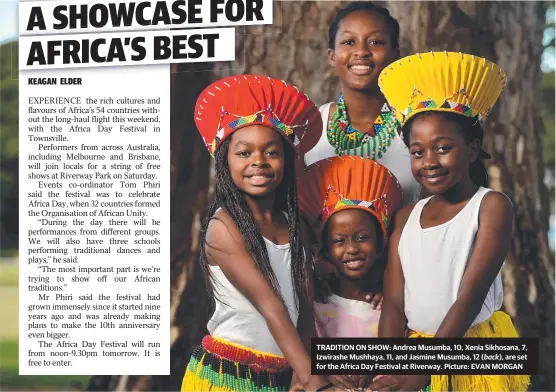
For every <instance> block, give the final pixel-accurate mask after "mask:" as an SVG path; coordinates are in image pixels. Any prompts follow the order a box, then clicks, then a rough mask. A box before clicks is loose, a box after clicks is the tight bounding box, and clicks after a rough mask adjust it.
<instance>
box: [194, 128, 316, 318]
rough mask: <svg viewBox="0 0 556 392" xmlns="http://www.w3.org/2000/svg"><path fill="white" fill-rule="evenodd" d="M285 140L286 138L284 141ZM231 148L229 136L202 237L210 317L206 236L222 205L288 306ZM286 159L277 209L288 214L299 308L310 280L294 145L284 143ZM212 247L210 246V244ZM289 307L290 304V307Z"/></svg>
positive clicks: (210, 277)
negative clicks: (234, 169) (232, 163)
mask: <svg viewBox="0 0 556 392" xmlns="http://www.w3.org/2000/svg"><path fill="white" fill-rule="evenodd" d="M282 142H283V143H284V141H282ZM229 148H230V138H226V139H225V140H224V141H223V142H222V144H221V145H220V147H219V148H218V149H217V151H216V154H215V169H216V186H215V197H214V200H213V201H212V203H211V204H210V206H209V209H208V214H207V218H206V219H205V222H204V223H203V227H202V230H201V238H200V250H201V255H200V261H199V262H200V267H201V271H202V273H203V277H204V279H205V283H206V288H207V292H208V296H209V300H210V302H209V303H210V304H211V305H210V306H209V309H207V310H208V312H209V316H210V315H211V314H212V312H214V305H215V299H216V298H215V295H214V277H213V275H212V274H211V271H210V268H209V266H208V261H207V255H206V249H205V247H206V246H207V243H206V235H207V228H208V225H209V223H210V221H211V220H212V219H217V218H215V217H214V214H215V213H216V210H217V209H218V208H219V207H221V208H222V209H223V210H224V211H225V212H226V213H227V214H228V215H229V216H230V217H231V218H232V220H233V221H234V222H235V224H236V226H237V228H238V230H239V232H240V233H241V235H242V237H243V240H244V241H245V247H246V249H247V250H248V251H249V253H250V254H251V255H252V257H253V260H254V262H255V265H256V267H257V268H258V269H259V271H260V272H261V273H262V274H263V276H264V277H265V278H266V280H267V282H268V283H269V284H270V286H271V287H272V289H273V291H274V292H275V293H276V294H277V295H278V297H279V298H280V299H281V301H282V303H283V304H284V306H286V303H285V300H284V298H283V297H282V295H281V293H280V287H279V284H278V280H277V279H276V275H275V274H274V271H273V270H272V266H271V264H270V259H269V257H268V252H267V249H266V245H265V242H264V239H263V237H262V235H261V234H260V233H259V231H258V229H257V226H256V224H255V221H254V219H253V215H252V213H251V210H250V209H249V206H248V204H247V201H246V200H245V197H244V195H243V193H242V192H241V191H240V190H239V189H238V188H237V186H236V185H235V183H234V181H233V180H232V175H231V173H230V168H229V166H228V150H229ZM284 159H285V169H284V177H283V179H282V181H281V183H280V185H279V186H278V187H277V188H276V190H275V202H274V203H275V204H274V208H275V210H278V211H286V212H287V214H288V226H289V229H288V231H289V244H290V251H291V266H292V267H291V276H292V281H293V283H294V288H295V290H296V292H297V296H296V298H295V299H296V307H297V308H299V296H300V295H301V296H302V298H305V299H306V297H307V294H306V282H307V273H306V270H305V266H304V263H305V259H304V256H303V249H302V246H301V243H300V241H299V238H300V229H299V210H298V204H297V189H296V176H295V164H294V162H295V161H294V159H295V152H294V150H293V148H292V147H291V146H290V145H288V144H287V143H284ZM208 246H210V245H208ZM286 308H287V306H286Z"/></svg>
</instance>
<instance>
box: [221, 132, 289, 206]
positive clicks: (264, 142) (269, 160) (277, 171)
mask: <svg viewBox="0 0 556 392" xmlns="http://www.w3.org/2000/svg"><path fill="white" fill-rule="evenodd" d="M230 137H231V139H230V148H229V150H228V166H229V167H230V174H231V175H232V180H233V181H234V184H235V185H236V186H237V187H238V189H239V190H240V191H242V192H243V193H245V194H247V195H249V196H253V197H260V196H266V195H268V194H270V193H272V192H273V191H274V190H275V189H276V188H277V187H278V185H280V182H281V181H282V178H283V177H284V167H285V161H284V143H283V140H282V137H281V136H280V135H279V134H278V132H276V131H275V130H273V129H271V128H268V127H265V126H263V125H250V126H247V127H245V128H241V129H239V130H237V131H235V132H234V133H233V134H232V135H231V136H230Z"/></svg>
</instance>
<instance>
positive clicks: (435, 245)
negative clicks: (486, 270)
mask: <svg viewBox="0 0 556 392" xmlns="http://www.w3.org/2000/svg"><path fill="white" fill-rule="evenodd" d="M489 191H490V189H488V188H483V187H480V188H479V189H478V190H477V192H476V193H475V195H474V196H473V197H472V198H471V200H469V202H468V203H467V205H466V206H465V207H463V209H462V210H461V211H460V212H459V213H458V214H457V215H456V216H455V217H454V218H452V219H451V220H449V221H448V222H446V223H443V224H441V225H438V226H434V227H430V228H427V229H422V228H421V212H422V211H423V207H424V206H425V205H426V204H427V203H428V202H429V200H430V199H431V198H432V196H431V197H428V198H426V199H423V200H420V201H419V202H418V203H417V204H416V205H415V207H414V208H413V211H412V212H411V214H410V216H409V219H408V220H407V223H406V225H405V227H404V229H403V231H402V235H401V238H400V243H399V246H398V252H399V255H400V260H401V264H402V269H403V275H404V278H405V290H404V296H405V301H404V302H405V316H406V317H407V326H408V328H409V329H411V330H414V331H417V332H422V333H426V334H435V333H436V331H437V330H438V328H439V327H440V324H441V323H442V321H443V320H444V317H445V316H446V314H447V313H448V311H449V310H450V307H451V306H452V305H453V304H454V302H455V301H456V299H457V297H458V290H459V287H460V283H461V280H462V278H463V273H464V271H465V268H466V266H467V262H468V260H469V257H470V256H471V252H472V251H473V246H474V243H475V235H476V234H477V230H478V228H479V211H480V208H481V201H482V200H483V197H484V196H485V195H486V194H487V193H488V192H489ZM502 302H503V289H502V278H501V275H500V272H498V275H497V276H496V279H495V280H494V282H493V283H492V285H491V287H490V289H489V291H488V293H487V296H486V298H485V301H484V303H483V307H482V308H481V311H480V312H479V314H478V315H477V317H476V319H475V320H474V321H473V323H472V325H471V326H474V325H476V324H479V323H482V322H484V321H486V320H488V319H489V318H490V317H491V316H492V314H493V313H494V312H495V311H497V310H499V309H500V308H501V307H502Z"/></svg>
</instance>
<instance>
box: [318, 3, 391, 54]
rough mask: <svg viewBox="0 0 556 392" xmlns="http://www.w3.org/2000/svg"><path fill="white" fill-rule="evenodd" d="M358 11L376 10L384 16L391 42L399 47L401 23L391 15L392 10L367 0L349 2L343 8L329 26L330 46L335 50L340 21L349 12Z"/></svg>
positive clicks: (376, 12) (375, 11)
mask: <svg viewBox="0 0 556 392" xmlns="http://www.w3.org/2000/svg"><path fill="white" fill-rule="evenodd" d="M356 11H367V12H374V13H375V14H378V15H380V16H381V17H382V18H384V22H385V23H386V27H387V29H388V32H389V33H390V42H391V44H392V49H399V44H398V40H399V37H400V24H399V23H398V21H397V20H396V19H395V18H394V17H392V16H391V15H390V11H388V9H386V8H384V7H380V6H378V5H375V4H373V3H370V2H367V1H361V2H359V1H356V2H352V3H349V4H348V5H347V6H345V7H344V8H342V9H341V10H340V11H338V13H337V14H336V16H335V17H334V19H333V20H332V23H331V24H330V27H329V28H328V48H329V49H332V50H334V44H335V42H336V34H337V33H338V29H339V27H340V22H341V21H342V20H343V19H344V18H345V17H346V16H348V15H349V14H351V13H352V12H356Z"/></svg>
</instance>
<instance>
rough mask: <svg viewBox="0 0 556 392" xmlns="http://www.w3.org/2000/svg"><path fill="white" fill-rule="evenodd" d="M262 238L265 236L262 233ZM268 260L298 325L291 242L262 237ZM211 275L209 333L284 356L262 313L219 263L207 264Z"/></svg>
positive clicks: (291, 314)
mask: <svg viewBox="0 0 556 392" xmlns="http://www.w3.org/2000/svg"><path fill="white" fill-rule="evenodd" d="M263 238H264V237H263ZM264 242H265V245H266V250H267V252H268V257H269V259H270V264H271V265H272V270H273V271H274V275H275V276H276V279H277V281H278V284H279V287H280V293H281V294H282V298H284V301H285V302H286V305H287V307H288V312H289V315H290V319H291V320H292V323H293V325H294V326H296V325H297V317H298V309H297V307H296V304H295V298H296V292H295V287H294V284H293V282H292V277H291V252H290V245H289V244H284V245H277V244H275V243H273V242H271V241H269V240H268V239H266V238H264ZM209 268H210V271H211V273H212V274H213V276H214V280H215V283H214V296H215V299H216V301H215V302H216V307H215V310H214V313H213V315H212V317H211V319H210V320H209V322H208V324H207V329H208V331H209V333H210V334H211V336H213V337H218V338H221V339H225V340H227V341H229V342H232V343H236V344H240V345H242V346H245V347H248V348H251V349H253V350H258V351H263V352H266V353H270V354H275V355H280V356H283V354H282V351H281V350H280V348H279V347H278V344H277V343H276V341H275V340H274V338H273V337H272V334H271V333H270V331H269V329H268V327H267V325H266V321H265V319H264V317H263V316H262V315H261V314H260V313H259V312H258V311H257V309H256V308H255V306H253V304H252V303H251V302H250V301H249V300H248V299H247V298H246V297H245V296H244V295H243V294H241V293H240V292H239V290H238V289H236V288H235V287H234V286H233V285H232V284H231V283H230V281H229V280H228V278H226V276H225V275H224V273H223V272H222V270H221V269H220V267H219V266H214V265H210V264H209ZM219 300H220V301H221V302H220V301H219Z"/></svg>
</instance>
